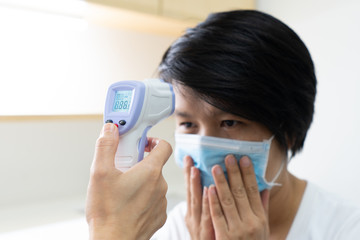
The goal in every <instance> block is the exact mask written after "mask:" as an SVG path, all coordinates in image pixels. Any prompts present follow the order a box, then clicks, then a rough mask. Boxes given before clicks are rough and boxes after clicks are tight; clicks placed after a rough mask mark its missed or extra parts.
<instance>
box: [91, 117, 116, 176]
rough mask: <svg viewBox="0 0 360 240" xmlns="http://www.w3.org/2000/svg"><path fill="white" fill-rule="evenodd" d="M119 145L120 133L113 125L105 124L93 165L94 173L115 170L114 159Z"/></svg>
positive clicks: (98, 141)
mask: <svg viewBox="0 0 360 240" xmlns="http://www.w3.org/2000/svg"><path fill="white" fill-rule="evenodd" d="M118 144H119V131H118V129H117V127H116V126H115V124H112V123H107V124H105V125H104V126H103V128H102V130H101V133H100V136H99V138H98V139H97V141H96V146H95V155H94V160H93V164H92V168H93V171H94V170H96V171H99V170H104V171H107V170H109V169H114V167H115V163H114V159H115V153H116V150H117V147H118Z"/></svg>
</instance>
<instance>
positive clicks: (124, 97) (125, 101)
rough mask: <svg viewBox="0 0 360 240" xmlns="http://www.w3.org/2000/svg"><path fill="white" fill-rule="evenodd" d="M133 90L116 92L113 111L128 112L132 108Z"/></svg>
mask: <svg viewBox="0 0 360 240" xmlns="http://www.w3.org/2000/svg"><path fill="white" fill-rule="evenodd" d="M132 92H133V91H131V90H130V91H117V92H116V94H115V101H114V106H113V112H128V111H129V109H130V104H131V98H132Z"/></svg>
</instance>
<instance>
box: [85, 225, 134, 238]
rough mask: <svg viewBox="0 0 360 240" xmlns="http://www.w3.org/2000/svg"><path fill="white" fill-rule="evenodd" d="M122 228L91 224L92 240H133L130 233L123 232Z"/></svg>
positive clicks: (90, 235) (90, 236)
mask: <svg viewBox="0 0 360 240" xmlns="http://www.w3.org/2000/svg"><path fill="white" fill-rule="evenodd" d="M122 230H124V229H121V226H119V225H116V224H113V223H103V222H100V223H99V222H96V221H90V222H89V239H90V240H119V239H121V240H133V239H135V238H132V236H130V235H129V234H128V233H126V232H124V231H122Z"/></svg>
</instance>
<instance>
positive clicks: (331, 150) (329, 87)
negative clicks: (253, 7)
mask: <svg viewBox="0 0 360 240" xmlns="http://www.w3.org/2000/svg"><path fill="white" fill-rule="evenodd" d="M257 8H258V9H259V10H261V11H265V12H267V13H270V14H272V15H273V16H275V17H277V18H279V19H280V20H282V21H284V22H285V23H286V24H288V25H289V26H290V27H291V28H292V29H293V30H294V31H295V32H297V33H298V35H299V36H300V37H301V38H302V39H303V41H304V42H305V44H306V45H307V47H308V48H309V50H310V53H311V54H312V57H313V60H314V62H315V67H316V73H317V77H318V95H317V99H316V113H315V118H314V122H313V125H312V127H311V129H310V131H309V134H308V138H307V140H306V143H305V148H304V150H303V152H302V153H301V154H300V155H299V156H297V157H295V158H294V159H293V160H292V162H291V164H290V170H291V171H292V172H294V173H295V174H296V175H297V176H299V177H302V178H305V179H308V180H310V181H313V182H315V183H316V184H318V185H320V186H322V187H324V188H326V189H328V190H329V191H331V192H335V193H337V194H339V195H341V196H342V197H343V198H346V199H349V200H351V201H353V202H354V203H357V204H360V188H359V187H357V183H359V182H360V156H359V148H360V125H359V123H360V94H359V91H360V73H359V67H360V61H359V56H360V45H359V43H360V14H359V12H360V2H359V1H356V0H341V1H340V0H332V1H329V0H317V1H313V0H305V1H295V0H290V1H289V0H258V1H257Z"/></svg>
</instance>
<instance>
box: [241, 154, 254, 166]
mask: <svg viewBox="0 0 360 240" xmlns="http://www.w3.org/2000/svg"><path fill="white" fill-rule="evenodd" d="M250 164H251V162H250V159H249V157H247V156H245V157H242V158H241V159H240V166H241V167H249V166H250Z"/></svg>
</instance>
